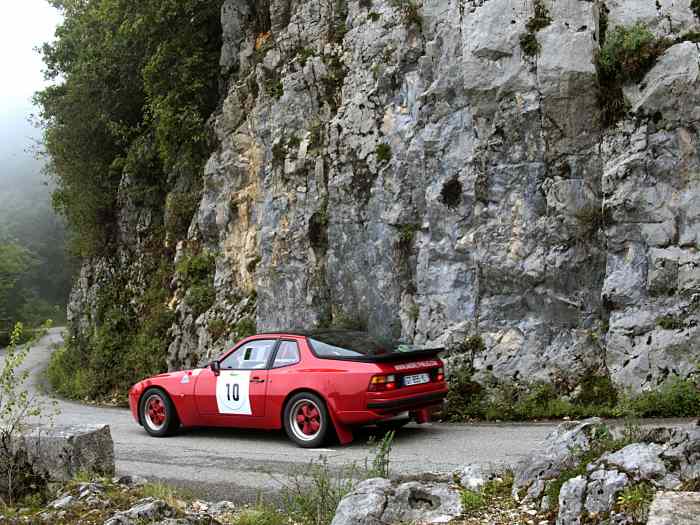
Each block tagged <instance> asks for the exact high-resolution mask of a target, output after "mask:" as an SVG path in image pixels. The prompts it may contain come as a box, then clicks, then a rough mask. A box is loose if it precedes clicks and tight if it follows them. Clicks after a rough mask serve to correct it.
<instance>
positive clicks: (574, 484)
mask: <svg viewBox="0 0 700 525" xmlns="http://www.w3.org/2000/svg"><path fill="white" fill-rule="evenodd" d="M586 485H587V480H586V478H585V477H584V476H577V477H575V478H571V479H570V480H568V481H567V482H566V483H564V484H563V485H562V486H561V490H560V492H559V512H558V514H557V525H579V524H580V523H581V515H582V513H583V500H584V497H585V495H586Z"/></svg>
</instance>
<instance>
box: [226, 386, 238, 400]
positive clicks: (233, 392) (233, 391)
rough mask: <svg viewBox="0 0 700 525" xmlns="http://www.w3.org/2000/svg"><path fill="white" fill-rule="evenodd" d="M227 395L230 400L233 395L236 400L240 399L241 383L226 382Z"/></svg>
mask: <svg viewBox="0 0 700 525" xmlns="http://www.w3.org/2000/svg"><path fill="white" fill-rule="evenodd" d="M226 397H227V398H228V400H229V401H231V398H232V397H233V400H234V401H238V400H239V398H240V385H239V384H238V383H234V384H233V385H231V384H229V383H226Z"/></svg>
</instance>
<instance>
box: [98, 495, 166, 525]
mask: <svg viewBox="0 0 700 525" xmlns="http://www.w3.org/2000/svg"><path fill="white" fill-rule="evenodd" d="M176 514H177V511H176V510H175V509H174V508H172V507H171V506H170V505H168V504H167V503H165V502H164V501H163V500H159V499H155V498H144V499H142V500H140V501H138V502H136V504H135V505H134V506H132V507H131V508H129V509H127V510H125V511H122V512H118V513H117V514H115V515H114V516H112V517H111V518H109V519H108V520H107V521H105V523H104V525H131V524H132V523H142V522H147V523H153V522H157V521H159V520H164V519H166V518H173V517H175V515H176Z"/></svg>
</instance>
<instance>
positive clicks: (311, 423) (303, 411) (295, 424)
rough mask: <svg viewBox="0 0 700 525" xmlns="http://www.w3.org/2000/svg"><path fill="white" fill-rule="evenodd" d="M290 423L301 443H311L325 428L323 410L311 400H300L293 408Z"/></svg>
mask: <svg viewBox="0 0 700 525" xmlns="http://www.w3.org/2000/svg"><path fill="white" fill-rule="evenodd" d="M289 423H290V426H291V428H292V432H293V433H294V435H295V437H297V438H298V439H300V440H301V441H311V440H313V439H315V438H316V436H318V433H319V432H320V431H321V427H322V426H323V416H322V415H321V409H320V408H319V407H318V405H317V404H316V403H315V402H314V401H312V400H310V399H300V400H299V401H297V402H296V403H294V405H293V406H292V409H291V411H290V414H289Z"/></svg>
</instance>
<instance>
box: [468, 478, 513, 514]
mask: <svg viewBox="0 0 700 525" xmlns="http://www.w3.org/2000/svg"><path fill="white" fill-rule="evenodd" d="M512 488H513V473H512V472H510V471H507V472H505V473H504V474H503V476H502V477H499V478H494V479H490V480H489V481H487V482H486V483H485V484H484V485H483V486H482V487H481V488H480V489H478V490H473V489H467V488H462V489H461V491H460V500H461V502H462V506H463V507H464V514H465V515H466V516H467V517H468V516H469V515H470V514H475V513H478V512H479V511H482V510H486V509H491V508H494V507H500V508H513V507H515V502H514V501H513V498H512Z"/></svg>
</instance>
